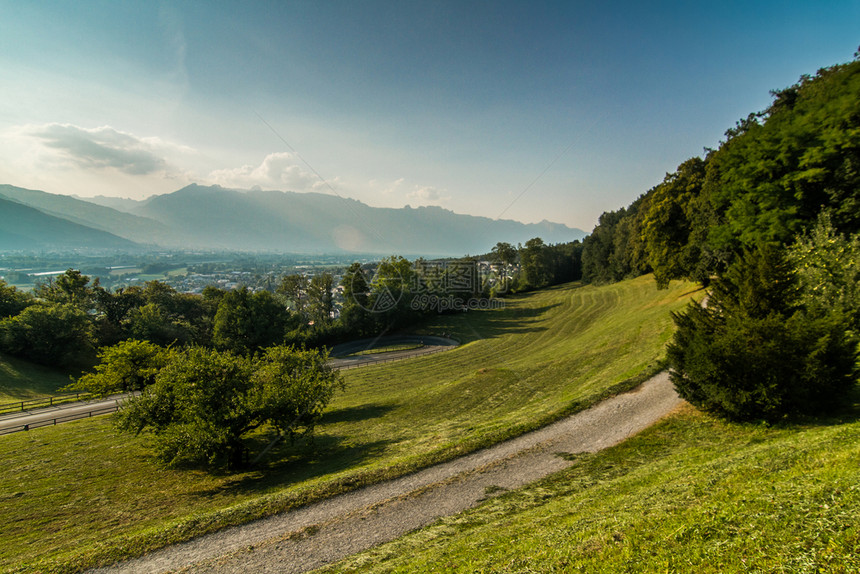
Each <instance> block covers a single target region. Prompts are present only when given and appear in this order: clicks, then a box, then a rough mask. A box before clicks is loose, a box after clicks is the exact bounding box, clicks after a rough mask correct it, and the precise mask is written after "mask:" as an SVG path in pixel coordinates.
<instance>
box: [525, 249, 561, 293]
mask: <svg viewBox="0 0 860 574" xmlns="http://www.w3.org/2000/svg"><path fill="white" fill-rule="evenodd" d="M520 265H521V267H522V275H521V277H520V279H521V284H522V286H523V287H524V288H526V289H540V288H542V287H546V286H547V285H549V284H550V282H551V281H552V277H553V269H552V258H551V256H550V252H549V246H547V245H546V244H545V243H544V242H543V239H541V238H540V237H535V238H533V239H529V240H528V241H526V244H525V246H524V247H523V248H522V249H520Z"/></svg>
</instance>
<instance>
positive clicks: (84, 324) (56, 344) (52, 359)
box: [0, 303, 95, 367]
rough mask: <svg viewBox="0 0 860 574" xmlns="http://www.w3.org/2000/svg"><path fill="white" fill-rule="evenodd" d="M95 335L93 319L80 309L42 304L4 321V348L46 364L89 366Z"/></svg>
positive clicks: (0, 334) (0, 326)
mask: <svg viewBox="0 0 860 574" xmlns="http://www.w3.org/2000/svg"><path fill="white" fill-rule="evenodd" d="M92 333H93V329H92V323H91V321H90V318H89V316H88V315H87V314H86V313H85V312H84V311H82V310H80V309H79V308H77V307H75V306H73V305H70V304H52V303H40V304H35V305H30V306H29V307H27V308H25V309H24V310H23V311H21V313H19V314H18V315H16V316H14V317H8V318H6V319H4V320H2V321H0V346H2V349H3V350H4V351H5V352H7V353H9V354H10V355H15V356H17V357H22V358H24V359H28V360H30V361H34V362H37V363H41V364H43V365H53V366H62V367H76V366H88V365H89V364H91V362H92V360H93V359H94V354H95V348H94V346H93V342H94V341H93V334H92Z"/></svg>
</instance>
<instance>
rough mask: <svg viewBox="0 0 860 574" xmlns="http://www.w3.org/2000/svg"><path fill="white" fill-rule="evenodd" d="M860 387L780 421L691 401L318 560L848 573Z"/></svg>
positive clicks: (350, 567)
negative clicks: (550, 469)
mask: <svg viewBox="0 0 860 574" xmlns="http://www.w3.org/2000/svg"><path fill="white" fill-rule="evenodd" d="M858 415H860V397H856V398H855V404H854V406H853V407H852V408H849V409H846V412H845V413H844V416H843V417H841V418H836V419H830V420H824V421H814V422H807V423H805V424H796V425H790V426H784V427H780V428H775V427H771V428H769V427H766V426H757V425H739V424H730V423H725V422H721V421H718V420H715V419H713V418H710V417H708V416H706V415H703V414H701V413H699V412H698V411H696V410H694V409H693V408H692V407H690V406H685V407H683V408H682V409H681V410H680V411H679V412H676V413H674V414H673V415H671V416H669V417H667V418H666V419H664V420H663V421H661V422H660V423H658V424H656V425H655V426H653V427H651V428H649V429H647V430H645V431H643V432H642V433H640V434H639V435H637V436H635V437H633V438H630V439H628V440H626V441H625V442H623V443H622V444H620V445H618V446H615V447H612V448H610V449H607V450H605V451H602V452H600V453H596V454H590V455H579V456H577V457H575V458H574V459H573V460H574V461H575V464H574V465H573V466H572V467H571V468H569V469H568V470H565V471H562V472H559V473H557V474H555V475H553V476H551V477H548V478H547V479H544V480H542V481H540V482H538V483H536V484H533V485H530V486H528V487H526V488H523V489H520V490H517V491H513V492H509V493H504V494H502V495H501V496H498V497H496V498H493V499H491V500H489V501H487V502H485V503H484V504H482V505H481V506H480V507H478V508H476V509H473V510H470V511H467V512H464V513H462V514H459V515H456V516H452V517H449V518H445V519H442V520H440V521H438V522H437V523H436V524H433V525H431V526H429V527H427V528H424V529H422V530H419V531H416V532H413V533H411V534H409V535H407V536H404V537H402V538H400V539H398V540H395V541H393V542H391V543H389V544H386V545H383V546H380V547H378V548H374V549H372V550H369V551H367V552H365V553H363V554H359V555H356V556H353V557H351V558H349V559H347V560H345V561H343V562H341V563H339V564H336V565H333V566H332V567H331V568H328V569H326V570H325V571H326V572H403V573H406V572H409V573H414V572H470V573H472V572H559V573H561V572H588V573H607V574H609V573H616V572H685V573H686V572H697V573H715V574H716V573H724V572H760V573H764V572H773V573H777V572H779V573H792V574H804V573H809V574H813V573H821V572H832V573H837V572H838V573H851V572H860V527H858V520H857V518H858V516H860V420H858V419H860V416H858Z"/></svg>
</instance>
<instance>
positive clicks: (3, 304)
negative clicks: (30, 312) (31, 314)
mask: <svg viewBox="0 0 860 574" xmlns="http://www.w3.org/2000/svg"><path fill="white" fill-rule="evenodd" d="M33 302H34V301H33V297H32V296H31V295H30V294H29V293H26V292H24V291H19V290H18V289H17V288H15V287H14V286H10V285H7V284H6V282H5V281H3V280H2V279H0V319H4V318H6V317H13V316H15V315H17V314H18V313H20V312H21V311H23V310H24V309H25V308H27V307H28V306H29V305H32V304H33Z"/></svg>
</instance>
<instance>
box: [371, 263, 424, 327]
mask: <svg viewBox="0 0 860 574" xmlns="http://www.w3.org/2000/svg"><path fill="white" fill-rule="evenodd" d="M413 273H414V270H413V268H412V263H410V262H409V260H408V259H406V258H405V257H401V256H395V255H392V256H391V257H386V258H384V259H382V261H380V262H379V265H377V267H376V273H375V274H374V276H373V278H372V279H371V281H370V285H369V286H370V297H369V298H368V303H369V305H370V307H369V309H371V310H372V311H373V313H374V318H375V319H376V321H377V323H378V324H379V325H380V327H379V328H380V329H381V330H382V329H388V328H393V327H396V326H400V325H403V324H406V323H408V322H409V319H410V317H412V316H413V312H412V309H411V303H412V297H411V295H412V290H411V287H410V286H411V285H412V282H413Z"/></svg>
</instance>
